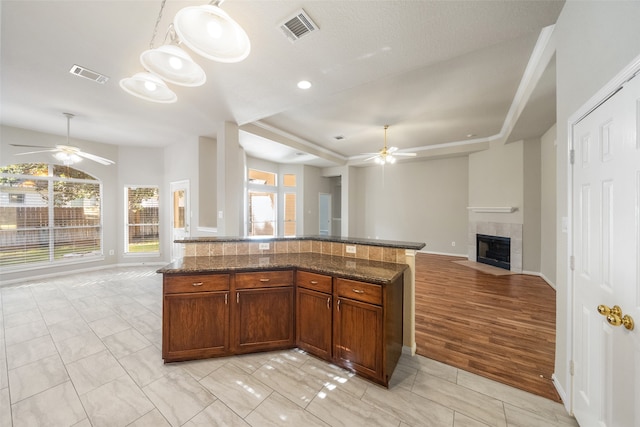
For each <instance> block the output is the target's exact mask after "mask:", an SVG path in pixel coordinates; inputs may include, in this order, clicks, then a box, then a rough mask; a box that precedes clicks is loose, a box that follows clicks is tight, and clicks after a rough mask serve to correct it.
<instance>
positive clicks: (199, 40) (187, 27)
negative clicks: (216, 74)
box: [173, 1, 251, 63]
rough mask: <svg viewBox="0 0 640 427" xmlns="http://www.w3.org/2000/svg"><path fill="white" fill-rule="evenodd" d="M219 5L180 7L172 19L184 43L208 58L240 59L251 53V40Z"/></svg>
mask: <svg viewBox="0 0 640 427" xmlns="http://www.w3.org/2000/svg"><path fill="white" fill-rule="evenodd" d="M215 3H216V4H207V5H202V6H189V7H185V8H183V9H180V10H179V11H178V13H177V14H176V16H175V18H174V19H173V26H174V29H175V31H176V33H177V35H178V37H179V39H180V41H181V42H182V43H184V44H185V45H186V46H187V47H188V48H189V49H191V50H192V51H194V52H195V53H197V54H198V55H201V56H203V57H205V58H207V59H211V60H214V61H218V62H227V63H231V62H240V61H242V60H243V59H245V58H246V57H247V56H249V52H250V51H251V43H250V42H249V37H248V36H247V33H246V32H245V31H244V30H243V29H242V27H241V26H240V25H239V24H238V23H237V22H236V21H234V20H233V19H232V18H231V17H230V16H229V15H228V14H227V13H226V12H225V11H223V10H222V9H220V7H218V5H219V4H220V3H222V2H221V1H218V2H215Z"/></svg>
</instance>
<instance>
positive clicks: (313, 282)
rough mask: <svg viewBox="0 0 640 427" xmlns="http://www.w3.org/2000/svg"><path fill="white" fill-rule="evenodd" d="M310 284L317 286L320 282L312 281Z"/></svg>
mask: <svg viewBox="0 0 640 427" xmlns="http://www.w3.org/2000/svg"><path fill="white" fill-rule="evenodd" d="M309 283H311V284H312V285H317V284H318V281H317V280H312V281H311V282H309Z"/></svg>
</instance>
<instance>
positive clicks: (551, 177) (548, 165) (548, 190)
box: [540, 125, 557, 288]
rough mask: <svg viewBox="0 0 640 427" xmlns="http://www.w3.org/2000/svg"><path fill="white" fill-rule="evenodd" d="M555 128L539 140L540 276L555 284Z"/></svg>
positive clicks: (553, 285) (552, 284)
mask: <svg viewBox="0 0 640 427" xmlns="http://www.w3.org/2000/svg"><path fill="white" fill-rule="evenodd" d="M556 142H557V138H556V126H555V125H554V126H552V127H551V129H549V130H548V131H547V132H546V133H545V134H544V135H543V136H542V138H541V139H540V274H541V275H542V277H543V278H544V279H545V280H546V281H547V283H549V284H550V285H551V286H552V287H554V288H555V283H556Z"/></svg>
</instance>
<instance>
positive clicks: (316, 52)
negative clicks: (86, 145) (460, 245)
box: [0, 0, 563, 165]
mask: <svg viewBox="0 0 640 427" xmlns="http://www.w3.org/2000/svg"><path fill="white" fill-rule="evenodd" d="M160 4H161V1H140V0H128V1H126V0H123V1H46V2H45V1H31V0H19V1H10V0H9V1H7V0H3V1H2V2H1V3H0V13H1V19H2V27H1V43H2V45H1V51H0V52H1V76H0V85H1V86H0V90H1V92H0V98H1V100H0V102H1V104H0V108H1V110H0V111H1V116H0V119H1V122H2V124H4V125H9V126H15V127H20V128H26V129H32V130H36V131H41V132H47V133H51V134H58V135H64V134H65V132H66V122H65V119H64V117H63V116H62V114H61V113H62V112H71V113H74V114H76V118H75V119H74V121H73V125H72V132H73V136H74V137H75V138H80V139H86V140H92V141H97V142H103V143H107V144H116V145H132V146H166V145H170V144H175V143H180V142H183V141H191V140H195V139H197V138H198V137H199V136H208V137H214V138H215V136H216V135H215V132H216V129H217V128H218V123H220V122H222V121H233V122H236V123H238V124H239V125H241V127H242V129H243V130H245V131H243V132H241V135H240V138H241V143H242V144H243V146H245V148H246V150H247V152H248V153H249V154H250V155H252V156H256V157H262V158H266V159H270V160H276V161H283V162H285V161H286V162H306V163H309V164H318V165H330V164H336V163H341V162H346V161H349V160H350V159H351V160H353V159H357V158H358V156H359V155H360V154H362V153H366V152H371V151H375V150H377V149H379V148H380V147H381V145H382V142H383V126H384V125H385V124H389V125H390V126H391V127H390V128H389V133H388V137H389V144H390V145H395V146H398V147H400V148H401V149H405V150H413V151H418V152H420V153H422V152H423V151H425V150H424V149H425V148H428V147H432V146H434V145H436V146H440V145H442V146H446V145H447V144H449V145H450V144H452V143H462V142H464V141H465V140H468V139H472V140H477V139H483V138H487V137H491V136H494V135H496V134H499V133H500V132H501V129H502V128H503V125H504V123H505V120H506V117H507V115H508V112H509V110H510V108H511V107H512V104H513V102H514V99H516V92H517V90H518V87H519V85H520V83H521V81H522V79H523V75H524V73H525V70H526V68H527V64H528V62H529V60H530V57H531V54H532V52H534V48H535V46H536V42H537V40H538V37H539V35H540V32H541V30H542V29H543V28H544V27H546V26H549V25H552V24H554V23H555V21H556V19H557V16H558V14H559V12H560V10H561V8H562V5H563V2H561V1H538V0H535V1H525V0H523V1H291V0H288V1H244V0H235V1H234V0H228V1H226V2H225V3H224V4H223V5H222V8H223V9H224V10H225V11H227V12H228V13H229V14H230V15H231V16H232V17H234V18H235V19H236V20H237V21H238V22H239V23H240V24H241V25H242V26H243V27H244V28H245V29H246V31H247V33H248V35H249V37H250V39H251V43H252V51H251V54H250V55H249V57H248V58H247V59H246V60H245V61H243V62H241V63H237V64H221V63H216V62H212V61H209V60H206V59H204V58H201V57H198V56H197V55H196V54H193V55H192V56H193V58H194V59H195V60H196V61H197V62H198V63H199V64H200V65H201V66H202V67H203V68H204V69H205V72H206V73H207V82H206V84H205V85H204V86H202V87H198V88H184V87H179V86H172V89H173V90H174V91H175V92H176V93H177V95H178V102H177V103H175V104H170V105H163V104H153V103H149V102H145V101H143V100H140V99H137V98H134V97H132V96H130V95H128V94H127V93H125V92H124V91H122V90H121V89H120V87H119V85H118V82H119V80H120V79H122V78H124V77H128V76H131V75H132V74H134V73H136V72H138V71H142V66H141V65H140V63H139V60H138V58H139V55H140V53H141V52H142V51H143V50H145V49H148V47H149V42H150V40H151V37H152V34H153V29H154V24H155V22H156V18H157V16H158V12H159V10H160ZM199 4H202V2H192V1H177V0H175V1H171V0H168V1H167V2H166V7H165V10H164V13H163V18H162V19H161V21H160V25H159V31H158V34H157V36H156V37H155V43H154V46H155V47H157V46H159V45H161V44H162V40H163V39H164V33H165V31H166V29H167V27H168V26H169V24H170V22H171V20H172V18H173V16H174V15H175V13H176V12H177V11H178V10H179V9H180V8H182V7H185V6H188V5H199ZM300 8H303V9H304V10H305V11H306V12H307V14H308V15H309V16H311V18H312V19H313V20H314V21H315V23H316V24H317V25H318V26H319V31H316V32H313V33H311V34H310V35H308V36H306V37H303V38H301V39H300V40H299V41H297V42H295V43H291V42H290V41H289V40H288V39H287V38H286V37H285V36H284V35H283V33H282V32H281V31H280V29H279V28H278V24H280V23H281V22H282V21H283V20H284V19H286V18H288V17H290V16H291V15H292V14H294V13H295V12H296V11H298V10H299V9H300ZM74 64H78V65H81V66H84V67H87V68H89V69H91V70H94V71H97V72H99V73H102V74H105V75H107V76H109V77H110V80H109V81H108V82H107V83H106V84H105V85H99V84H96V83H94V82H91V81H89V80H85V79H82V78H78V77H75V76H73V75H71V74H70V73H69V69H70V68H71V66H72V65H74ZM550 65H551V67H552V66H553V63H550ZM549 70H551V71H548V72H545V73H544V74H543V75H542V77H541V79H540V85H539V87H536V90H535V92H534V93H533V94H532V95H531V97H530V98H529V99H530V102H529V103H528V104H527V106H526V108H524V110H523V114H522V116H521V118H520V120H519V121H518V123H517V124H516V126H515V128H514V130H513V132H512V134H513V135H518V137H522V138H527V137H534V136H539V135H540V134H542V132H544V131H545V130H546V129H548V127H549V126H550V125H551V124H552V123H553V121H554V120H555V78H554V76H555V73H554V72H552V68H550V69H549ZM300 79H307V80H310V81H311V82H312V83H313V87H312V88H311V89H309V90H307V91H301V90H299V89H298V88H297V87H296V82H297V81H298V80H300ZM545 126H546V128H545ZM256 130H260V131H261V132H256ZM255 134H261V136H256V135H255ZM469 134H472V135H474V136H473V137H467V135H469ZM265 135H267V136H268V137H267V138H265ZM336 136H342V137H343V139H341V140H339V141H338V140H336V139H335V137H336ZM273 140H275V141H276V142H278V144H276V145H274V143H273ZM276 153H277V155H276Z"/></svg>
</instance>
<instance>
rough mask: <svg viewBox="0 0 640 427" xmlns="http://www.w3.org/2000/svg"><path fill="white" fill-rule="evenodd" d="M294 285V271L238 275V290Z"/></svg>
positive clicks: (257, 272)
mask: <svg viewBox="0 0 640 427" xmlns="http://www.w3.org/2000/svg"><path fill="white" fill-rule="evenodd" d="M291 285H293V271H291V270H287V271H256V272H255V273H238V274H236V289H251V288H269V287H273V286H291Z"/></svg>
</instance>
